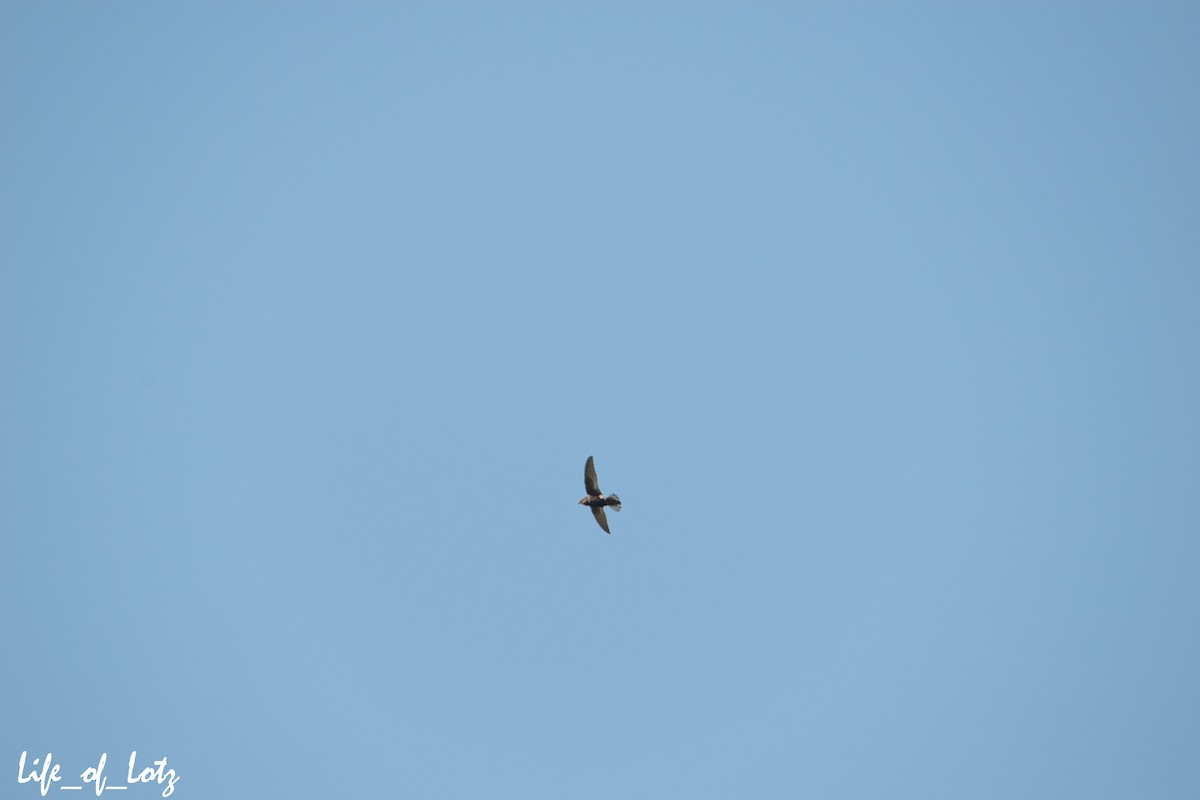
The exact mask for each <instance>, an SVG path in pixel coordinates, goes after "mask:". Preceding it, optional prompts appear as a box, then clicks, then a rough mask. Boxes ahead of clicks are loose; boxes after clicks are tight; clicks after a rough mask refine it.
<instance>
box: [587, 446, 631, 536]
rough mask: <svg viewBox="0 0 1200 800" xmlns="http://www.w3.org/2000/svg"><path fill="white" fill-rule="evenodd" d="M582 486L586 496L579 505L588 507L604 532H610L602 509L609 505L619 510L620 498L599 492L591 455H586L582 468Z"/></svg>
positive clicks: (598, 483) (614, 509)
mask: <svg viewBox="0 0 1200 800" xmlns="http://www.w3.org/2000/svg"><path fill="white" fill-rule="evenodd" d="M583 488H584V490H585V491H586V492H587V496H586V497H584V498H583V499H582V500H580V501H579V505H581V506H587V507H588V508H590V509H591V510H592V516H594V517H595V518H596V522H597V523H598V524H599V525H600V527H601V528H603V529H604V532H605V533H611V531H610V530H609V529H608V517H607V516H606V515H605V513H604V509H605V507H611V508H612V510H613V511H620V510H621V498H619V497H617V496H616V495H615V494H610V495H608V496H607V497H605V496H604V495H603V494H602V493H601V492H600V482H599V481H597V480H596V465H595V464H594V463H593V462H592V457H591V456H588V460H587V464H586V465H585V466H584V468H583Z"/></svg>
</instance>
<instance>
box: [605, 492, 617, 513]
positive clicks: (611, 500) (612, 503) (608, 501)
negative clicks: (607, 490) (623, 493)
mask: <svg viewBox="0 0 1200 800" xmlns="http://www.w3.org/2000/svg"><path fill="white" fill-rule="evenodd" d="M604 501H605V505H607V506H608V507H610V508H611V509H612V510H613V511H620V510H621V498H619V497H617V496H616V495H615V494H610V495H609V496H608V497H606V498H604Z"/></svg>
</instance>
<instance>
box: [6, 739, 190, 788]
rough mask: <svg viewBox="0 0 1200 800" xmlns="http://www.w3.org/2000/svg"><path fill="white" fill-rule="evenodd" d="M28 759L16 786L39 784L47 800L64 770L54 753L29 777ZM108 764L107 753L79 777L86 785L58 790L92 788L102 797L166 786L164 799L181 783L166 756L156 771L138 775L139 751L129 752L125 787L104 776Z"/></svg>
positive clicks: (23, 757) (33, 766) (148, 769)
mask: <svg viewBox="0 0 1200 800" xmlns="http://www.w3.org/2000/svg"><path fill="white" fill-rule="evenodd" d="M28 755H29V754H28V752H27V751H25V750H22V751H21V760H20V762H19V763H18V764H17V783H30V782H33V781H36V782H37V784H38V788H39V789H40V790H41V792H42V797H45V796H46V794H47V793H48V792H49V791H50V787H51V786H54V784H56V783H59V782H61V781H62V770H61V769H60V767H61V766H62V765H61V764H55V763H54V754H53V753H46V756H45V758H35V759H33V762H32V764H31V767H30V770H29V772H28V773H26V772H25V760H26V758H27V757H28ZM39 761H40V762H41V764H42V766H41V770H40V771H39V769H38V762H39ZM106 763H108V753H101V754H100V761H99V762H98V763H97V764H96V766H94V767H88V768H87V769H85V770H84V771H83V772H81V773H79V778H80V780H82V781H83V784H81V785H79V786H74V785H70V786H67V785H64V786H59V787H58V789H59V790H60V791H67V792H69V791H82V790H83V787H84V786H86V785H87V784H92V785H93V788H94V789H95V791H96V796H97V797H99V796H100V795H102V794H104V793H105V792H118V791H121V792H123V791H125V790H126V789H128V788H129V787H130V786H132V785H133V784H136V783H157V784H158V785H160V786H162V785H163V784H164V783H165V784H166V786H165V787H164V788H163V792H162V796H163V797H170V796H171V795H172V794H174V793H175V784H176V783H177V782H178V781H179V775H178V774H177V773H176V772H175V770H174V769H167V757H166V756H163V757H162V758H160V759H159V760H158V761H154V762H152V763H153V764H154V766H153V767H146V768H145V769H142V770H141V771H140V772H139V771H136V768H135V765H136V764H137V750H134V751H132V752H130V754H129V771H128V772H127V773H126V778H125V784H124V785H117V784H110V783H109V782H108V778H107V777H106V776H105V774H104V765H105V764H106Z"/></svg>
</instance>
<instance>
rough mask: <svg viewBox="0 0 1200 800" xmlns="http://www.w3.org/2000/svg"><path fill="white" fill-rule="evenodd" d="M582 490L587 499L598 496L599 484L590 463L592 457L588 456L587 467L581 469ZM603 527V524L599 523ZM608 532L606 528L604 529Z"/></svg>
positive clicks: (594, 467) (594, 466)
mask: <svg viewBox="0 0 1200 800" xmlns="http://www.w3.org/2000/svg"><path fill="white" fill-rule="evenodd" d="M583 488H584V489H586V490H587V493H588V497H599V496H600V482H599V481H598V480H596V465H595V464H593V463H592V457H591V456H588V462H587V466H586V467H584V468H583ZM600 524H601V525H604V523H600ZM604 530H608V528H607V527H606V528H604Z"/></svg>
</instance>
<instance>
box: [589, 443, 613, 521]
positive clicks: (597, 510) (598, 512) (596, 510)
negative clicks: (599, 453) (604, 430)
mask: <svg viewBox="0 0 1200 800" xmlns="http://www.w3.org/2000/svg"><path fill="white" fill-rule="evenodd" d="M588 463H589V464H590V463H592V460H591V459H590V458H589V459H588ZM592 516H593V517H595V518H596V522H599V523H600V527H601V528H604V532H605V533H610V534H611V533H612V531H610V530H609V529H608V517H606V516H604V506H592Z"/></svg>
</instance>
